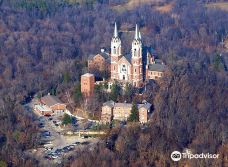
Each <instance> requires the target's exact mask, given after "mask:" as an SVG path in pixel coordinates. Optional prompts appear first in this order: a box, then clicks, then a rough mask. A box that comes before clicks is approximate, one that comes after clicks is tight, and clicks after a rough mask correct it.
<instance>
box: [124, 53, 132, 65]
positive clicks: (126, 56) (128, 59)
mask: <svg viewBox="0 0 228 167" xmlns="http://www.w3.org/2000/svg"><path fill="white" fill-rule="evenodd" d="M124 57H125V58H126V59H127V61H128V62H129V63H130V64H131V58H132V56H131V53H129V54H126V55H125V56H124Z"/></svg>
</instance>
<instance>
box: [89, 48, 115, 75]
mask: <svg viewBox="0 0 228 167" xmlns="http://www.w3.org/2000/svg"><path fill="white" fill-rule="evenodd" d="M110 68H111V57H110V55H109V54H108V53H107V52H105V50H104V49H101V53H99V54H96V55H90V56H89V58H88V71H89V72H90V73H93V74H96V76H100V75H101V74H104V73H110Z"/></svg>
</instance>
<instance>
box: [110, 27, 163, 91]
mask: <svg viewBox="0 0 228 167" xmlns="http://www.w3.org/2000/svg"><path fill="white" fill-rule="evenodd" d="M110 55H111V79H112V80H117V81H119V82H122V83H126V82H128V83H131V84H132V85H133V86H134V87H142V86H143V84H144V81H145V80H147V79H158V78H159V77H161V76H162V75H163V72H164V67H165V65H164V64H163V63H161V61H160V60H159V61H158V59H156V60H157V62H159V63H157V62H156V61H153V62H152V59H153V60H154V57H153V56H152V57H151V58H150V57H148V56H147V57H146V55H144V54H143V44H142V38H141V33H140V31H139V29H138V26H137V25H136V28H135V37H134V39H133V41H132V47H131V52H130V53H129V54H125V55H123V54H122V49H121V39H120V38H119V36H118V31H117V25H116V24H115V29H114V35H113V37H112V40H111V54H110ZM153 63H154V64H153ZM145 69H146V70H145Z"/></svg>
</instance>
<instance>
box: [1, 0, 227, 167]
mask: <svg viewBox="0 0 228 167" xmlns="http://www.w3.org/2000/svg"><path fill="white" fill-rule="evenodd" d="M69 1H70V0H69ZM19 2H20V3H19ZM80 2H82V1H80ZM83 2H85V1H83ZM87 2H88V1H86V3H74V1H70V3H69V2H64V1H59V0H45V1H44V0H42V1H35V0H31V1H26V0H23V1H17V0H10V1H4V0H3V1H0V60H1V61H0V120H1V121H0V166H1V165H2V164H3V166H11V167H20V166H23V167H31V166H34V167H36V166H38V167H39V166H42V163H41V160H39V159H34V157H32V156H26V155H25V154H24V152H25V151H26V150H28V149H32V148H36V147H37V143H38V141H39V139H38V135H37V134H38V132H39V131H40V129H39V128H38V123H37V119H36V117H34V115H33V114H31V113H29V112H26V110H25V109H24V107H23V105H24V104H26V103H28V102H29V101H30V99H31V97H33V96H34V95H36V96H38V97H39V96H43V95H46V94H47V93H49V92H52V93H53V94H55V95H56V96H58V97H60V98H61V99H67V97H66V96H70V97H71V98H72V101H73V102H72V108H75V107H77V106H80V105H84V104H82V101H81V100H80V99H78V94H77V93H78V92H77V90H78V85H80V76H81V75H82V74H84V73H86V72H87V60H88V57H89V56H90V55H95V54H97V53H99V52H100V50H101V48H105V49H106V51H107V52H110V43H111V38H112V36H113V29H114V23H115V22H117V25H118V27H119V29H120V38H121V40H122V41H121V42H122V48H123V54H127V53H130V51H131V46H132V41H133V38H134V34H133V31H134V26H135V24H136V23H137V24H138V26H139V29H140V31H141V33H142V42H143V46H144V47H148V48H152V49H153V50H155V51H156V53H157V55H158V58H159V59H162V60H163V61H164V63H165V64H166V65H167V67H168V68H167V71H166V72H165V74H164V77H163V78H162V79H161V80H159V81H153V82H151V83H149V84H148V86H147V91H146V92H145V93H144V94H143V95H140V96H135V97H132V95H131V94H126V95H124V96H121V95H120V94H117V95H116V99H118V100H119V101H120V102H124V101H126V100H129V99H130V100H131V101H133V100H135V101H137V100H138V101H140V100H141V99H146V100H147V101H148V102H150V103H151V104H152V105H153V116H152V118H151V121H150V122H149V123H148V124H146V125H145V126H143V125H139V124H138V123H132V124H129V125H127V126H122V125H120V126H118V125H117V126H116V127H115V128H113V129H109V132H108V134H107V135H106V136H104V137H103V138H101V140H100V141H99V143H98V144H95V145H92V146H91V147H90V146H89V147H88V149H86V150H78V151H77V152H73V154H72V155H70V156H69V157H68V158H65V159H64V160H63V161H62V162H61V164H59V165H57V166H72V167H75V166H82V167H87V166H88V167H92V166H104V167H106V166H108V167H109V166H118V167H119V166H120V167H126V166H145V167H146V166H155V167H160V166H179V167H182V166H193V167H194V166H208V167H210V166H211V167H214V166H218V167H223V166H226V164H225V163H227V127H226V126H227V109H228V101H227V99H228V92H227V85H228V77H227V76H228V75H227V70H228V68H227V66H228V61H227V57H228V51H227V49H226V48H225V47H224V44H223V39H227V37H228V31H227V30H228V22H227V18H228V12H226V11H224V10H214V8H211V7H209V8H205V3H202V1H200V2H199V1H192V0H185V1H183V0H176V1H175V3H166V2H163V1H162V3H160V1H159V3H158V1H156V2H155V1H149V0H145V1H143V0H142V1H133V0H130V1H124V2H123V1H115V0H113V1H103V0H97V1H95V0H94V1H89V2H88V3H87ZM154 3H156V4H154ZM212 6H213V5H212ZM215 6H216V5H215ZM220 6H223V7H225V5H222V4H220ZM155 8H156V9H157V10H155ZM117 11H118V12H117ZM98 90H99V89H97V90H96V91H97V92H96V93H95V98H94V99H93V105H91V106H90V108H89V110H90V114H95V113H97V112H98V110H96V107H97V106H98V105H99V107H100V106H101V105H102V103H103V102H104V101H105V100H106V99H107V96H106V94H105V93H103V92H99V91H98ZM64 102H65V103H66V104H68V101H67V100H65V101H64ZM94 106H96V107H94ZM186 148H188V149H190V150H192V152H194V153H212V154H220V155H221V156H220V157H219V159H215V160H214V159H192V160H190V159H184V160H181V161H179V162H174V161H172V159H171V158H170V154H171V153H172V152H173V151H174V150H179V151H184V150H186Z"/></svg>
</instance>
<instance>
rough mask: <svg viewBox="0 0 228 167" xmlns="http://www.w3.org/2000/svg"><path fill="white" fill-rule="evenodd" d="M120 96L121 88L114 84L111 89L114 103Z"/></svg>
mask: <svg viewBox="0 0 228 167" xmlns="http://www.w3.org/2000/svg"><path fill="white" fill-rule="evenodd" d="M119 94H120V88H119V86H118V85H117V84H113V85H112V89H111V94H110V99H111V100H113V101H116V100H117V98H118V96H119Z"/></svg>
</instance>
